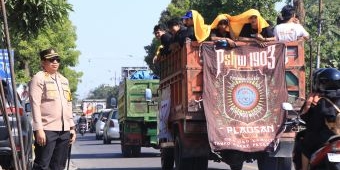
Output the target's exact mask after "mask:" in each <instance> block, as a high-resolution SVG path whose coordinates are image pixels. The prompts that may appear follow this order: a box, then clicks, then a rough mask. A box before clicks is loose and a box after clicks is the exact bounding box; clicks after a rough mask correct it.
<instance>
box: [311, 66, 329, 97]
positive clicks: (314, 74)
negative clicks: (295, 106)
mask: <svg viewBox="0 0 340 170" xmlns="http://www.w3.org/2000/svg"><path fill="white" fill-rule="evenodd" d="M325 69H326V68H318V69H315V70H313V73H312V90H313V91H314V92H315V91H317V90H318V89H317V85H316V78H317V75H318V74H319V73H320V72H322V71H323V70H325Z"/></svg>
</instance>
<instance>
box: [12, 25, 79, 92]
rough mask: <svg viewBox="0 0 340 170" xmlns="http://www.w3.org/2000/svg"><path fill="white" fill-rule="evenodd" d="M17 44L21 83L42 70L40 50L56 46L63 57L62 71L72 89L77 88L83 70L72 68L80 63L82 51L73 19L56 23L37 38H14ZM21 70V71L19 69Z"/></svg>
mask: <svg viewBox="0 0 340 170" xmlns="http://www.w3.org/2000/svg"><path fill="white" fill-rule="evenodd" d="M13 39H14V42H15V43H16V45H15V61H16V65H15V70H16V78H17V81H18V82H19V83H27V82H28V81H29V79H30V77H31V76H32V75H34V74H35V73H36V72H38V71H39V70H41V63H40V58H39V54H38V53H39V51H41V50H42V49H46V48H50V47H54V48H56V49H57V51H58V54H59V55H60V57H61V59H62V60H61V64H60V72H61V73H62V74H63V75H64V76H66V77H67V78H68V79H69V81H70V86H71V91H72V92H75V91H76V90H77V85H78V82H79V79H80V77H81V76H82V73H81V72H76V71H74V70H71V69H70V67H74V66H75V65H76V64H77V63H78V56H79V55H80V52H79V51H78V50H76V49H75V48H76V43H75V42H76V32H75V27H74V26H72V23H71V21H69V20H65V21H64V22H63V23H62V24H54V25H52V26H51V28H48V29H46V31H45V32H41V33H40V34H39V35H38V36H37V37H36V38H30V39H28V40H20V39H18V38H16V37H14V38H13ZM17 70H19V71H17Z"/></svg>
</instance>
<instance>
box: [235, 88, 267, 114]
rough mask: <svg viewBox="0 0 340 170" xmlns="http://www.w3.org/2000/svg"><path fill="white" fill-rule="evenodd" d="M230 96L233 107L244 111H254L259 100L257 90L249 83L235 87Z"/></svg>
mask: <svg viewBox="0 0 340 170" xmlns="http://www.w3.org/2000/svg"><path fill="white" fill-rule="evenodd" d="M232 95H233V97H232V100H233V103H234V105H235V106H236V107H238V108H239V109H241V110H244V111H249V110H252V109H254V108H255V107H256V106H257V104H258V102H259V100H260V97H259V96H260V94H259V91H258V89H257V88H256V87H255V86H253V85H252V84H249V83H240V84H238V85H236V86H235V87H234V89H233V90H232Z"/></svg>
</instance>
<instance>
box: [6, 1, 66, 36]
mask: <svg viewBox="0 0 340 170" xmlns="http://www.w3.org/2000/svg"><path fill="white" fill-rule="evenodd" d="M6 9H7V13H8V23H9V25H10V31H11V34H14V35H15V36H19V37H29V36H37V35H38V33H39V32H40V31H41V30H43V29H45V28H47V27H48V26H51V25H55V24H56V23H59V22H61V21H63V20H65V19H67V18H68V12H69V11H71V10H72V6H71V4H69V3H67V1H66V0H16V1H13V0H9V1H6Z"/></svg>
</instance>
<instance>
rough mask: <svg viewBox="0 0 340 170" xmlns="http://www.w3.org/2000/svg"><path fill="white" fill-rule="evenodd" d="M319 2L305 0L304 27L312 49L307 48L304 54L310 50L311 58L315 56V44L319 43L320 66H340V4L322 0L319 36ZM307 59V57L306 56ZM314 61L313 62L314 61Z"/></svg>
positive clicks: (331, 0)
mask: <svg viewBox="0 0 340 170" xmlns="http://www.w3.org/2000/svg"><path fill="white" fill-rule="evenodd" d="M318 5H319V3H318V1H317V0H305V8H306V9H308V10H307V11H306V18H305V28H306V30H307V31H308V32H309V33H310V36H311V38H312V49H309V48H307V50H306V54H308V53H309V52H310V50H311V52H312V56H311V57H312V58H313V60H315V59H314V58H315V57H316V54H317V53H316V46H317V45H316V44H317V43H318V42H319V43H320V44H322V45H321V50H320V56H321V67H335V68H340V63H339V61H340V42H339V38H340V30H339V27H340V22H339V20H340V14H339V10H340V4H339V3H338V2H337V1H333V0H323V4H322V9H323V10H322V18H321V19H322V20H321V21H322V22H321V36H320V37H318V36H317V30H318V11H319V6H318ZM307 59H308V60H309V57H308V58H307ZM314 63H315V62H314Z"/></svg>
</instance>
